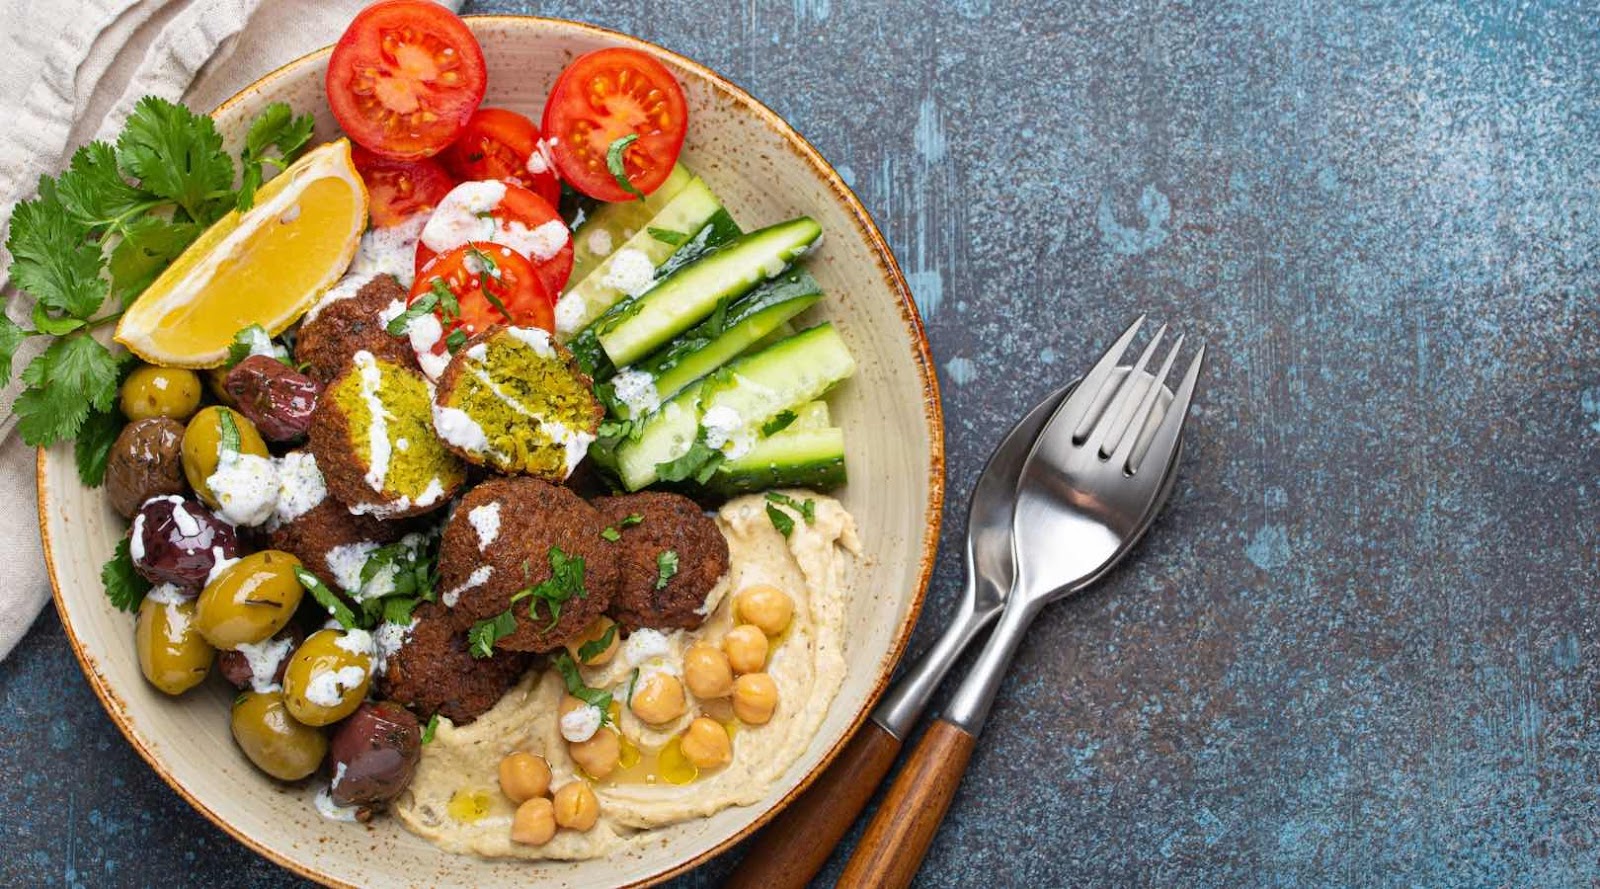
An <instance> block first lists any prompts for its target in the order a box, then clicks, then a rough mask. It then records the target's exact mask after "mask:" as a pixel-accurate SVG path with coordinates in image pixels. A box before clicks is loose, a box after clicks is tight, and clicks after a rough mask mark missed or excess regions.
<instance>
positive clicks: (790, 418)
mask: <svg viewBox="0 0 1600 889" xmlns="http://www.w3.org/2000/svg"><path fill="white" fill-rule="evenodd" d="M799 417H800V415H799V414H796V413H795V412H794V411H779V412H778V415H777V416H775V417H773V418H772V419H770V420H768V421H767V422H765V423H763V424H761V434H762V435H777V434H778V433H779V432H782V431H783V430H785V429H788V428H789V427H790V426H791V425H792V424H793V423H794V421H795V420H797V419H799Z"/></svg>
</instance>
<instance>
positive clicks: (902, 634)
mask: <svg viewBox="0 0 1600 889" xmlns="http://www.w3.org/2000/svg"><path fill="white" fill-rule="evenodd" d="M463 18H464V19H467V20H469V21H484V22H498V23H502V24H507V25H510V26H512V27H520V26H523V25H526V24H529V23H537V24H540V25H545V26H555V27H558V28H569V29H573V30H576V31H578V32H582V33H587V34H588V35H590V36H598V37H603V38H606V39H608V40H612V41H616V42H619V43H620V44H622V45H627V46H631V47H633V48H636V49H642V50H644V51H646V52H649V53H651V54H653V55H656V56H659V57H663V58H665V59H667V60H669V61H671V62H672V63H673V64H676V65H679V66H681V67H683V68H686V69H688V70H690V71H692V72H693V73H694V74H696V75H697V76H699V77H702V78H704V79H705V80H706V81H707V82H709V83H710V84H711V86H712V87H713V88H715V89H717V90H720V91H721V92H723V93H724V94H726V95H727V96H728V97H729V98H731V99H733V100H734V101H735V102H737V103H738V104H739V105H741V106H743V107H744V108H745V109H746V110H748V111H750V112H752V113H754V114H755V115H756V116H757V117H759V118H760V119H761V120H762V121H763V122H764V123H765V124H766V125H767V126H768V127H769V128H771V129H772V130H774V131H775V132H777V133H778V134H779V135H780V136H782V137H783V138H784V139H785V141H786V142H788V143H789V145H790V147H791V148H793V149H794V150H795V153H796V154H798V155H799V156H800V157H801V159H802V160H804V161H806V162H807V163H809V164H810V165H811V167H812V168H813V169H814V170H815V171H816V172H817V173H818V174H819V175H820V176H821V177H822V179H823V180H824V181H825V182H826V183H827V184H828V186H829V188H830V189H831V191H832V192H833V195H834V197H835V199H837V200H838V201H840V202H841V203H842V204H843V205H844V207H845V209H846V210H847V211H848V212H849V215H850V216H851V217H852V218H853V220H854V222H855V225H856V228H857V230H858V232H859V233H860V234H861V235H863V236H864V237H865V238H866V240H867V241H868V243H869V244H870V245H871V246H872V248H873V253H874V256H875V259H876V261H877V265H878V271H879V273H880V274H881V275H882V277H883V280H884V283H885V284H887V285H888V286H889V289H890V290H892V291H893V292H894V293H895V295H896V296H898V297H899V309H900V316H901V321H902V322H903V323H904V325H905V329H906V332H907V333H909V334H910V335H911V340H912V343H911V345H912V356H913V359H914V361H915V363H916V369H917V372H918V374H919V376H920V377H921V383H922V397H923V405H922V412H923V419H924V421H925V422H926V425H927V431H928V450H929V454H928V466H927V484H928V500H927V514H926V515H925V516H924V518H925V522H924V529H925V530H924V532H923V538H922V552H921V556H920V558H919V565H918V576H917V583H916V589H915V591H914V592H913V595H912V600H911V605H910V608H909V609H908V610H907V613H906V616H905V619H904V620H903V621H902V622H901V626H900V628H899V630H898V631H897V632H896V634H895V637H894V641H893V643H892V645H891V646H890V649H889V651H888V658H887V659H886V660H885V661H883V662H882V663H884V664H885V667H886V669H884V670H883V671H882V673H881V674H880V675H879V676H878V679H877V681H876V682H875V683H874V684H873V688H872V690H871V691H870V692H869V693H868V695H867V698H866V701H865V703H864V704H863V706H862V707H861V709H860V711H859V712H857V713H856V714H855V716H854V717H853V718H852V719H851V721H850V725H849V727H848V728H847V729H846V731H845V732H844V734H842V735H841V736H840V737H839V740H838V741H836V742H835V743H834V744H833V746H832V747H830V748H829V749H828V750H827V751H825V752H824V753H823V755H822V758H821V759H819V760H818V761H817V764H816V765H815V766H813V767H812V768H811V769H810V770H809V771H808V772H807V773H806V774H805V775H803V776H802V777H801V779H800V781H799V782H797V783H796V784H795V785H794V787H792V788H790V789H789V791H788V792H787V793H785V794H784V795H783V797H782V798H780V799H779V800H778V801H777V802H776V803H775V804H774V805H772V806H771V807H769V808H768V809H767V810H766V811H764V812H762V813H761V814H760V815H758V816H756V818H755V820H753V821H751V822H750V823H749V824H747V825H745V826H744V827H743V828H742V829H740V830H739V831H738V832H736V833H734V834H733V835H731V836H729V837H726V838H725V839H723V840H721V841H720V842H718V843H716V844H715V845H713V846H712V847H711V848H709V849H706V850H705V851H703V852H701V853H699V854H697V855H695V856H693V857H692V858H689V859H687V860H684V861H681V862H679V863H677V864H675V865H673V866H671V867H669V868H667V869H665V870H663V871H660V872H658V873H655V874H652V875H650V876H647V877H645V878H643V879H640V880H636V881H634V882H632V883H628V884H626V885H625V886H624V887H622V889H635V887H645V886H654V885H656V884H658V883H662V882H664V881H666V880H669V879H671V878H673V877H675V876H678V875H680V874H683V873H685V872H687V871H689V870H692V869H694V868H696V867H698V866H700V865H701V864H704V863H705V862H707V861H710V860H711V859H713V858H715V857H717V856H719V855H721V854H723V853H724V852H726V851H728V850H729V849H730V848H732V847H733V846H735V845H737V844H738V843H739V842H741V841H743V840H745V839H747V838H749V837H750V836H751V835H752V834H754V833H755V832H756V831H758V830H760V829H761V828H762V827H765V826H766V825H767V823H769V822H770V821H772V819H774V818H775V817H777V815H778V813H780V812H782V811H783V810H784V809H786V808H788V806H789V805H790V804H791V803H793V802H794V801H795V799H797V798H798V797H799V796H800V794H802V793H804V792H805V791H806V790H807V789H809V788H810V786H811V785H812V783H813V782H815V781H816V780H817V778H818V777H820V776H821V775H822V773H823V772H824V771H826V770H827V768H828V767H829V766H830V765H832V764H833V761H834V759H836V758H837V757H838V755H839V754H840V753H841V752H842V751H843V749H844V747H845V745H846V744H848V743H849V742H850V740H851V738H853V737H854V736H855V733H856V731H857V730H858V729H860V727H861V724H862V723H863V722H865V721H866V719H867V717H868V715H869V714H870V713H871V712H872V709H873V707H874V706H876V705H877V702H878V700H879V699H880V698H881V697H882V696H883V693H884V690H885V689H886V688H887V686H888V684H889V681H890V680H891V679H892V678H893V676H894V671H895V667H896V665H898V664H899V662H900V659H901V658H902V657H903V656H904V655H905V649H906V645H907V643H908V642H909V641H910V638H911V634H912V631H913V630H915V629H916V625H917V619H918V617H919V616H920V615H921V613H922V607H923V604H924V603H925V601H926V599H927V594H928V585H929V582H930V581H931V580H932V577H933V568H934V561H935V558H936V556H937V553H938V547H939V532H940V528H941V525H942V522H943V517H944V494H945V459H944V458H945V454H944V411H943V407H942V405H941V400H940V396H939V381H938V375H937V373H936V372H935V370H934V365H933V356H932V352H931V349H930V348H929V344H928V337H927V333H926V331H925V330H924V328H923V324H922V316H921V314H920V313H919V312H918V310H917V305H916V302H915V300H914V299H913V298H912V295H911V289H910V287H909V285H908V284H907V283H906V279H905V275H904V273H903V272H902V271H901V269H900V264H899V262H898V261H897V260H896V259H895V256H894V251H893V250H892V249H890V247H889V243H888V241H887V240H886V239H885V238H884V236H883V233H882V232H880V231H879V230H878V226H877V224H876V223H875V222H874V221H873V220H872V217H871V215H870V214H868V213H867V210H866V207H865V206H863V205H862V203H861V200H860V199H859V198H857V197H856V195H855V192H854V191H852V190H851V188H850V186H849V185H848V184H846V183H845V181H844V179H843V177H841V176H840V175H839V173H838V172H837V171H836V170H834V168H833V165H832V164H830V163H828V161H827V160H826V159H824V158H823V156H822V153H821V152H819V151H818V150H817V149H816V146H814V145H812V144H811V142H810V140H808V139H806V138H805V136H803V135H801V134H800V132H799V131H798V130H796V129H795V128H794V127H793V126H791V125H790V124H789V122H788V121H786V120H785V119H784V118H783V117H782V116H780V115H779V114H778V113H777V112H776V111H773V110H772V109H771V108H768V107H767V106H766V105H765V104H764V103H762V102H761V101H760V100H759V99H756V98H755V97H754V96H752V95H751V94H750V93H749V92H748V91H746V90H745V89H743V88H742V87H740V86H738V85H737V84H735V83H733V82H732V81H730V80H728V79H727V78H725V77H723V76H722V75H720V74H718V73H717V72H715V71H713V70H712V69H711V68H710V67H708V66H706V65H703V64H701V63H699V62H696V61H694V60H693V59H690V58H688V57H687V56H684V55H682V54H680V53H677V52H674V51H672V50H670V49H667V48H666V47H663V46H661V45H659V44H657V43H654V42H652V41H649V40H645V39H644V38H641V37H635V36H633V35H631V34H627V33H624V32H621V31H617V30H614V29H611V28H606V27H602V26H600V25H593V24H589V23H587V22H579V21H573V20H571V19H563V18H554V17H550V16H535V15H507V14H493V15H468V16H463ZM332 51H333V44H329V45H327V46H324V47H322V48H320V49H316V50H312V51H311V52H308V53H306V54H304V55H302V56H299V57H298V58H295V59H292V60H290V61H288V62H285V63H284V64H282V65H279V66H278V67H276V68H274V69H272V70H271V71H268V72H267V73H266V74H263V75H262V76H260V77H258V78H256V79H255V80H253V81H251V82H250V83H248V84H246V85H245V86H243V87H241V88H240V89H239V90H238V91H237V92H235V93H234V94H233V95H232V96H230V97H229V98H227V99H225V100H224V101H223V102H222V104H220V105H218V106H217V107H216V108H215V109H213V110H212V111H211V112H210V113H209V115H208V116H210V117H213V118H215V117H216V116H217V115H219V114H221V113H223V112H225V111H227V110H228V109H230V108H232V107H233V106H234V105H236V104H238V103H239V102H242V101H243V100H244V99H245V97H246V96H247V95H248V94H250V93H253V92H255V91H257V90H258V89H259V88H260V87H261V86H262V85H263V84H265V83H268V82H270V81H273V80H276V79H279V78H282V77H285V76H288V75H289V74H291V73H293V72H294V71H295V70H297V69H299V68H301V67H302V66H304V65H306V64H308V63H311V62H314V61H316V60H317V59H319V58H320V57H322V56H325V55H329V54H331V53H332ZM48 453H49V452H48V449H46V448H39V449H38V452H37V457H36V461H35V483H36V486H37V496H38V517H39V534H40V540H41V544H42V547H43V550H44V559H45V567H46V570H47V572H48V574H49V577H50V591H51V599H52V601H53V602H54V603H55V608H56V613H57V615H58V616H59V617H60V619H61V626H62V629H63V630H64V631H65V632H66V636H67V641H68V643H69V644H70V645H71V648H72V653H73V657H74V658H75V659H76V660H77V661H78V666H79V668H80V669H82V670H83V673H84V675H85V676H86V677H88V679H89V685H90V688H92V689H93V690H94V693H95V696H96V697H98V698H99V699H100V703H101V705H102V706H103V707H104V708H105V711H106V713H107V714H108V715H109V716H110V717H111V721H112V723H113V724H115V725H116V727H117V730H118V731H120V732H121V733H122V735H123V737H124V738H126V739H127V741H128V743H129V744H130V745H131V746H132V747H133V748H134V750H136V751H137V752H138V753H139V755H140V757H142V758H143V759H144V761H145V762H146V763H147V764H148V765H149V766H150V768H151V769H153V770H154V771H155V773H156V774H157V775H158V776H160V777H161V779H162V780H163V781H165V782H166V783H167V785H168V786H169V787H171V788H172V789H173V790H174V791H175V792H176V793H177V794H178V795H179V796H180V797H182V798H183V799H184V800H185V801H186V802H188V803H189V805H190V807H191V808H193V809H194V810H195V811H197V812H199V813H200V814H201V815H203V816H205V818H206V819H207V820H209V821H210V822H211V823H212V824H214V825H216V826H217V827H219V828H221V829H222V830H223V831H224V832H225V833H227V834H228V835H229V836H231V837H233V838H234V839H235V840H237V841H239V842H240V843H242V844H244V845H245V846H246V847H247V848H249V849H251V850H252V851H254V852H255V853H256V854H258V855H260V856H262V857H263V858H266V859H267V860H269V861H271V862H273V863H275V864H277V865H278V866H280V867H282V868H284V869H286V870H288V871H289V872H291V873H294V874H297V875H299V876H302V877H305V878H306V879H309V880H313V881H315V882H317V883H320V884H322V885H325V886H334V887H349V889H356V887H355V886H354V885H353V884H350V883H346V882H344V881H342V880H339V879H337V878H334V877H331V876H329V875H328V874H326V873H321V872H319V871H318V870H316V869H315V868H314V867H313V866H312V865H310V864H306V863H302V862H300V861H296V860H294V859H292V858H290V857H288V856H287V855H285V854H283V853H281V852H279V851H278V850H276V849H274V848H272V847H271V846H269V845H268V844H266V843H264V842H262V841H259V840H257V839H255V838H254V837H251V836H249V835H247V834H246V833H245V832H244V831H242V830H240V829H238V828H236V827H235V826H233V825H232V824H231V823H229V822H228V821H226V820H225V819H224V818H222V817H221V816H219V815H218V814H217V813H215V812H213V811H212V810H211V809H210V808H209V807H208V806H207V805H206V804H205V803H204V802H202V801H201V800H200V799H199V798H197V797H196V796H194V795H193V794H191V793H190V792H189V791H188V790H187V789H186V788H185V787H184V786H183V785H182V784H181V783H180V782H179V781H178V780H177V779H176V777H174V776H173V775H172V774H171V773H170V772H168V771H167V769H166V768H165V766H164V765H163V763H162V761H161V760H160V759H159V758H158V757H157V756H156V755H155V753H154V752H153V751H151V750H150V749H149V748H147V747H146V746H145V745H144V744H143V743H141V742H140V740H139V737H138V735H137V734H136V733H135V732H134V729H133V725H132V724H131V722H130V720H129V717H128V715H127V712H126V705H125V704H124V703H123V702H122V700H121V699H120V698H119V697H118V695H117V693H116V692H115V691H114V690H113V689H112V688H111V687H110V685H109V684H108V683H107V681H106V680H104V679H103V678H102V677H101V675H100V671H99V669H98V668H97V667H96V666H95V660H94V657H93V655H92V654H90V653H89V652H88V651H87V650H86V649H85V646H84V643H83V641H82V640H81V639H79V638H78V634H77V632H76V631H75V629H74V627H73V625H72V622H71V621H70V620H68V618H67V607H66V603H65V599H64V597H63V595H62V592H61V589H62V587H61V582H60V580H59V578H58V577H57V572H56V564H55V556H54V554H53V552H52V550H51V545H50V528H49V524H48V522H47V521H46V514H47V509H46V504H47V503H48V495H49V486H48V484H47V479H46V463H47V460H48Z"/></svg>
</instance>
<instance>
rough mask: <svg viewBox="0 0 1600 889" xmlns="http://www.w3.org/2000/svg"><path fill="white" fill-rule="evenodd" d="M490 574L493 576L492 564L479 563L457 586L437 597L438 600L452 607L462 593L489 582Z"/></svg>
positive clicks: (459, 599) (445, 605)
mask: <svg viewBox="0 0 1600 889" xmlns="http://www.w3.org/2000/svg"><path fill="white" fill-rule="evenodd" d="M492 576H494V566H492V565H479V566H478V567H476V568H474V569H472V573H471V574H469V575H467V579H466V581H465V582H463V583H462V584H461V586H458V587H456V588H455V589H453V590H445V592H444V595H442V596H440V597H439V601H440V602H443V603H444V607H446V608H454V607H456V603H457V602H459V601H461V594H462V593H464V592H466V591H467V590H470V589H472V588H473V587H480V586H483V585H484V584H486V583H488V582H489V578H490V577H492Z"/></svg>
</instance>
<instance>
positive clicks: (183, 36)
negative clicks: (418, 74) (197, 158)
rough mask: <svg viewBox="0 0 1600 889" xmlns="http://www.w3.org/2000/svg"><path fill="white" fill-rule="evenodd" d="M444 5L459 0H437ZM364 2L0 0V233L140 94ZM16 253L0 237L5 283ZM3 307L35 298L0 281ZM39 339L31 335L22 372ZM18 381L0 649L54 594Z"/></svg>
mask: <svg viewBox="0 0 1600 889" xmlns="http://www.w3.org/2000/svg"><path fill="white" fill-rule="evenodd" d="M439 2H441V4H442V5H444V6H448V7H450V8H451V9H457V8H459V7H460V5H461V3H460V0H439ZM366 5H367V2H366V0H79V2H76V3H72V4H62V3H61V2H60V0H0V22H4V26H3V28H0V32H3V33H0V84H5V85H6V87H5V90H4V91H3V92H0V120H3V121H5V123H6V132H5V135H4V137H3V139H0V244H3V243H4V240H5V238H6V236H7V235H8V234H9V232H10V222H11V214H12V210H13V208H14V207H15V206H16V203H17V202H18V201H21V200H26V199H28V198H30V197H32V196H33V195H34V193H35V190H36V188H37V186H38V180H39V177H40V175H45V174H54V173H56V172H57V171H59V170H60V169H61V168H62V167H64V166H65V165H66V163H67V161H68V160H69V159H70V158H71V157H72V152H73V151H75V150H77V148H78V146H80V145H82V144H83V143H85V142H87V141H90V140H92V139H97V138H98V139H108V138H114V137H115V135H116V134H117V132H118V131H119V130H120V129H121V127H122V121H123V120H124V119H125V118H126V117H127V115H128V112H129V111H130V110H131V109H132V108H133V105H134V103H135V102H137V101H138V100H139V99H140V98H141V97H143V96H146V95H152V94H153V95H157V96H162V97H164V98H168V99H181V100H183V101H184V102H186V103H187V104H188V105H189V106H190V107H193V108H196V109H203V110H209V109H211V108H214V107H216V106H217V105H219V104H221V103H222V101H223V100H224V99H226V98H228V97H229V96H231V95H233V94H234V93H235V92H238V91H239V90H240V89H242V88H243V87H245V86H247V85H248V84H249V83H250V82H251V81H253V80H255V79H256V78H257V77H260V76H261V75H263V74H265V73H267V72H268V71H271V70H272V69H274V68H276V67H278V66H279V65H282V64H284V63H286V62H289V61H291V60H293V59H295V58H297V57H299V56H302V55H304V54H306V53H308V52H311V51H312V50H314V49H317V48H318V47H321V46H326V45H328V44H329V43H332V42H333V41H335V40H337V39H338V37H339V34H340V33H342V32H343V31H344V29H345V26H346V25H348V24H349V23H350V19H351V17H352V16H354V15H355V13H356V11H357V10H359V9H360V8H361V7H363V6H366ZM10 268H11V255H10V253H8V252H7V251H5V249H4V247H3V246H0V284H4V283H5V280H6V278H5V275H6V273H7V272H9V270H10ZM4 295H5V300H6V312H7V314H8V315H10V316H11V318H12V319H13V320H17V321H23V320H25V319H26V318H27V317H28V313H29V311H30V310H31V308H32V306H31V304H29V303H28V302H27V301H26V300H25V298H20V297H19V295H18V294H17V292H16V290H15V289H14V288H11V287H9V286H7V287H6V288H5V294H4ZM40 348H41V346H40V344H37V343H26V344H24V347H23V349H22V350H19V352H18V354H17V359H16V362H15V364H14V367H13V369H14V370H15V371H16V372H19V373H20V371H21V369H22V367H24V366H25V365H26V364H27V362H28V360H29V359H31V358H32V357H33V356H34V355H35V354H37V352H38V351H39V349H40ZM19 388H20V387H19V386H17V385H16V384H15V383H11V384H10V385H7V386H5V388H4V390H3V392H0V413H3V416H4V417H5V419H4V421H3V422H0V565H5V566H6V570H7V575H8V576H7V578H6V582H5V583H4V584H3V585H0V658H4V657H5V656H6V655H8V654H9V653H10V652H11V649H12V648H13V647H15V645H16V644H17V642H18V640H20V639H21V638H22V635H23V634H24V633H26V632H27V630H28V627H29V626H31V625H32V624H33V620H34V618H35V617H36V616H37V615H38V613H39V609H40V608H42V607H43V606H44V603H45V601H46V600H47V599H48V598H49V597H50V583H49V579H48V578H47V576H46V574H45V566H44V555H43V552H42V550H41V547H40V539H39V522H38V506H37V501H36V498H35V488H34V472H33V465H34V450H33V449H32V448H30V447H28V446H26V445H25V444H23V443H22V440H21V438H20V437H19V436H18V435H17V433H16V423H15V420H14V419H13V418H12V417H11V404H12V402H13V401H14V400H15V398H16V396H17V392H18V391H19Z"/></svg>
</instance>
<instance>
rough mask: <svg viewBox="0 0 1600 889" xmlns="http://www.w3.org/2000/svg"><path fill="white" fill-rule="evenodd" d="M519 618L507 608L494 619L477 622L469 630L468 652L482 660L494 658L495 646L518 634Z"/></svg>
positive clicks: (488, 618) (487, 618)
mask: <svg viewBox="0 0 1600 889" xmlns="http://www.w3.org/2000/svg"><path fill="white" fill-rule="evenodd" d="M516 629H517V616H516V615H514V614H512V613H511V609H509V608H507V609H506V610H505V611H502V612H500V613H499V614H497V615H495V616H494V617H486V618H484V619H483V620H480V621H477V622H476V623H474V624H473V625H472V627H471V629H468V630H467V651H469V652H471V654H472V656H473V657H475V658H478V659H479V660H482V659H484V658H486V657H493V656H494V644H495V643H496V642H499V641H500V640H501V639H504V638H505V637H507V636H509V635H511V634H512V633H514V632H516Z"/></svg>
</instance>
